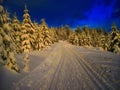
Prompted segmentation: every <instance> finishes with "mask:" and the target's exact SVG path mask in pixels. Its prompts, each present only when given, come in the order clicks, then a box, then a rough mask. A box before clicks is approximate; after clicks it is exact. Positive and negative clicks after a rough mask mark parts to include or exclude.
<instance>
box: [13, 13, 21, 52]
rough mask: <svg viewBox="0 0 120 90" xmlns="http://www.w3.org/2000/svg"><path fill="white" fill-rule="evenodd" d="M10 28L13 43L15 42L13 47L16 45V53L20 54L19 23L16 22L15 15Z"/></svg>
mask: <svg viewBox="0 0 120 90" xmlns="http://www.w3.org/2000/svg"><path fill="white" fill-rule="evenodd" d="M12 27H13V30H14V35H13V37H14V41H15V45H16V53H21V52H22V51H21V39H20V37H21V23H20V21H19V20H18V18H17V16H16V14H15V15H14V17H13V23H12Z"/></svg>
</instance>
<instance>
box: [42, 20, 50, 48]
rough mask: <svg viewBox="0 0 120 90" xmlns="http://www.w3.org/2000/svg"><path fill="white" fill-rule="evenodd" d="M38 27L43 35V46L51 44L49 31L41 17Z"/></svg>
mask: <svg viewBox="0 0 120 90" xmlns="http://www.w3.org/2000/svg"><path fill="white" fill-rule="evenodd" d="M40 29H41V31H43V35H44V39H43V40H44V45H45V47H48V46H50V45H51V43H52V42H51V36H50V32H49V28H48V25H47V23H46V22H45V19H41V25H40Z"/></svg>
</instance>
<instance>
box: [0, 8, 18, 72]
mask: <svg viewBox="0 0 120 90" xmlns="http://www.w3.org/2000/svg"><path fill="white" fill-rule="evenodd" d="M0 7H2V6H0ZM10 20H11V19H10V17H9V13H8V12H7V10H6V11H4V9H3V7H2V10H0V36H2V37H1V44H2V46H1V47H2V49H1V57H2V64H3V65H5V67H6V68H8V69H10V70H13V71H16V72H19V71H20V69H19V67H18V65H17V63H16V59H15V57H14V47H15V44H14V42H13V40H12V38H11V37H12V36H11V35H12V29H13V28H12V27H11V23H10Z"/></svg>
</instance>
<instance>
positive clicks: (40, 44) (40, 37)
mask: <svg viewBox="0 0 120 90" xmlns="http://www.w3.org/2000/svg"><path fill="white" fill-rule="evenodd" d="M34 26H35V29H36V49H37V50H39V51H40V50H43V49H44V47H45V46H44V33H43V30H42V29H40V27H39V25H38V23H34Z"/></svg>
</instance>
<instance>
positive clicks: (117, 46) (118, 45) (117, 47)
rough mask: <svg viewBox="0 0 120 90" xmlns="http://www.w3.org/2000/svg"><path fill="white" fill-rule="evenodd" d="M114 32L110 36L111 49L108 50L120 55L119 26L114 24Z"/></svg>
mask: <svg viewBox="0 0 120 90" xmlns="http://www.w3.org/2000/svg"><path fill="white" fill-rule="evenodd" d="M111 29H112V32H111V33H110V34H109V48H108V50H109V51H111V52H114V53H120V32H119V31H118V29H117V26H116V25H115V24H114V23H113V24H112V27H111Z"/></svg>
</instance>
